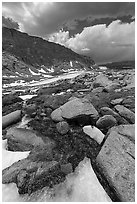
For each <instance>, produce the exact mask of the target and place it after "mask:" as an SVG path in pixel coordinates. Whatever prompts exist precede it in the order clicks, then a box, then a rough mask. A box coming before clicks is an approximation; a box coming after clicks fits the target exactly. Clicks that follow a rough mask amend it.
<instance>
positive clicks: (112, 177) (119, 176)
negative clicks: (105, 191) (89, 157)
mask: <svg viewBox="0 0 137 204" xmlns="http://www.w3.org/2000/svg"><path fill="white" fill-rule="evenodd" d="M133 138H135V126H134V125H120V126H116V127H113V128H111V129H110V131H109V134H108V137H107V139H106V141H105V143H104V145H103V147H102V149H101V151H100V152H99V154H98V156H97V159H96V161H97V166H98V168H99V171H100V173H101V174H102V176H104V177H105V178H106V179H107V180H108V182H109V183H110V185H111V186H112V187H113V188H114V190H115V191H116V193H117V195H118V197H119V199H120V200H121V202H134V201H135V141H134V139H133Z"/></svg>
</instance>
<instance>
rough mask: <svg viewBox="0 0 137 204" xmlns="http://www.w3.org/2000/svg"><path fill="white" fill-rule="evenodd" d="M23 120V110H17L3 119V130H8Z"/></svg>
mask: <svg viewBox="0 0 137 204" xmlns="http://www.w3.org/2000/svg"><path fill="white" fill-rule="evenodd" d="M20 120H21V110H16V111H14V112H12V113H9V114H8V115H5V116H3V117H2V128H3V129H4V128H6V127H8V126H9V125H12V124H14V123H17V122H19V121H20Z"/></svg>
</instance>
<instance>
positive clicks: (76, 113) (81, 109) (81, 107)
mask: <svg viewBox="0 0 137 204" xmlns="http://www.w3.org/2000/svg"><path fill="white" fill-rule="evenodd" d="M60 108H61V111H62V114H61V115H62V117H63V118H65V119H75V118H78V117H81V116H90V118H91V119H92V120H95V121H96V120H97V118H98V112H97V110H96V109H95V108H94V106H93V105H92V104H91V103H90V102H89V101H88V100H87V99H79V98H76V99H74V100H71V101H69V102H67V103H65V104H64V105H63V106H61V107H60ZM83 118H84V117H83Z"/></svg>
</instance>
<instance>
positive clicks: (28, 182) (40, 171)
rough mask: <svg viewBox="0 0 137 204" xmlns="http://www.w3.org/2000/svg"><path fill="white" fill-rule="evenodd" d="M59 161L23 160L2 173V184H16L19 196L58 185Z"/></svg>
mask: <svg viewBox="0 0 137 204" xmlns="http://www.w3.org/2000/svg"><path fill="white" fill-rule="evenodd" d="M58 172H59V164H58V162H57V161H44V162H43V161H38V162H36V161H31V160H30V159H28V158H26V159H22V160H20V161H18V162H16V163H14V164H12V165H11V166H10V167H8V168H6V169H4V170H3V172H2V183H3V184H8V183H16V185H17V187H18V192H19V194H25V193H29V194H31V193H32V192H34V191H36V190H38V189H41V188H43V187H45V186H52V185H53V184H56V183H57V178H58Z"/></svg>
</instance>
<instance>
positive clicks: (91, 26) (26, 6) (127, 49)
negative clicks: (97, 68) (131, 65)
mask: <svg viewBox="0 0 137 204" xmlns="http://www.w3.org/2000/svg"><path fill="white" fill-rule="evenodd" d="M2 15H3V18H2V23H3V26H6V27H9V28H15V29H18V30H20V31H22V32H26V33H28V34H30V35H35V36H39V37H42V38H44V39H46V40H49V41H52V42H55V43H59V44H61V45H64V46H66V47H68V48H70V49H72V50H73V51H75V52H77V53H78V54H83V55H87V56H91V58H93V59H94V60H95V62H97V63H106V62H113V61H123V60H134V59H135V4H134V2H3V3H2ZM9 18H10V19H9Z"/></svg>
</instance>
